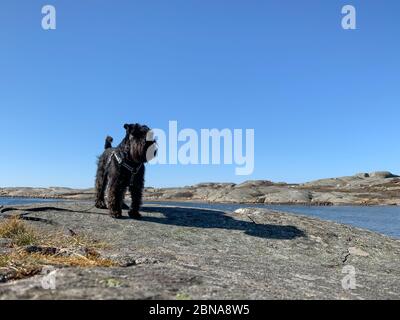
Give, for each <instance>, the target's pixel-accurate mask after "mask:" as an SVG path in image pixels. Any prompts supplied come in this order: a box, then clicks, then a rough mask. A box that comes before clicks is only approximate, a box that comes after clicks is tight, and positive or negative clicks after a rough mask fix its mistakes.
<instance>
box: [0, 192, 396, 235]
mask: <svg viewBox="0 0 400 320" xmlns="http://www.w3.org/2000/svg"><path fill="white" fill-rule="evenodd" d="M54 201H60V200H41V199H28V198H26V199H23V198H0V205H18V204H31V203H46V202H54ZM145 203H146V204H152V203H153V204H160V202H145ZM165 204H166V205H172V206H181V207H197V208H204V209H217V210H222V211H234V210H236V209H238V208H243V207H256V208H269V209H274V210H279V211H285V212H289V213H298V214H302V215H305V216H311V217H317V218H320V219H323V220H330V221H335V222H340V223H344V224H349V225H353V226H356V227H359V228H364V229H368V230H372V231H376V232H380V233H383V234H386V235H388V236H392V237H396V238H400V206H379V207H358V206H339V207H333V206H331V207H311V206H287V205H260V204H256V205H251V204H209V203H189V202H167V203H165Z"/></svg>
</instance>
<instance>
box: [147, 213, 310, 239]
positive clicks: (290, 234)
mask: <svg viewBox="0 0 400 320" xmlns="http://www.w3.org/2000/svg"><path fill="white" fill-rule="evenodd" d="M141 211H142V212H148V213H151V212H157V213H161V214H162V215H163V216H164V217H152V216H143V217H142V219H141V220H142V221H147V222H154V223H161V224H167V225H175V226H180V227H195V228H207V229H208V228H210V229H211V228H215V229H226V230H242V231H244V232H245V233H246V234H247V235H250V236H255V237H260V238H267V239H280V240H290V239H295V238H298V237H304V236H305V234H304V232H303V231H302V230H300V229H298V228H297V227H295V226H290V225H273V224H259V223H255V222H253V221H243V220H236V219H234V218H233V217H230V216H229V215H227V214H226V213H225V212H223V211H218V210H207V209H197V208H182V207H158V206H144V207H142V208H141Z"/></svg>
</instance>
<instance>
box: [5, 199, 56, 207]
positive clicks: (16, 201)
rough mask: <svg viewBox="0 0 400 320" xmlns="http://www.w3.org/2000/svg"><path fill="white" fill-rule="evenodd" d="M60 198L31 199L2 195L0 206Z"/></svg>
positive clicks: (42, 201) (43, 201) (45, 201)
mask: <svg viewBox="0 0 400 320" xmlns="http://www.w3.org/2000/svg"><path fill="white" fill-rule="evenodd" d="M55 201H60V200H52V199H30V198H2V197H0V206H10V205H16V204H32V203H47V202H55Z"/></svg>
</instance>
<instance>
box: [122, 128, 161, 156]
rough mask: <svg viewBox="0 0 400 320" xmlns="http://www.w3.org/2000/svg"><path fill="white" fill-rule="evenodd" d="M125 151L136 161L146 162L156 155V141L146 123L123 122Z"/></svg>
mask: <svg viewBox="0 0 400 320" xmlns="http://www.w3.org/2000/svg"><path fill="white" fill-rule="evenodd" d="M124 128H125V130H126V137H125V141H126V151H127V152H128V153H129V155H130V157H131V159H132V160H133V161H135V162H138V163H144V162H148V161H150V160H151V159H153V158H154V157H155V156H156V155H157V143H156V140H154V136H153V132H152V131H151V129H150V128H149V127H148V126H146V125H140V124H138V123H134V124H125V125H124Z"/></svg>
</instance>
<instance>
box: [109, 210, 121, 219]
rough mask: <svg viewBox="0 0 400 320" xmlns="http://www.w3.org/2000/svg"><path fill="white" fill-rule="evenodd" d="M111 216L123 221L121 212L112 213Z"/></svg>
mask: <svg viewBox="0 0 400 320" xmlns="http://www.w3.org/2000/svg"><path fill="white" fill-rule="evenodd" d="M110 216H111V217H112V218H114V219H121V218H122V213H121V212H110Z"/></svg>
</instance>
